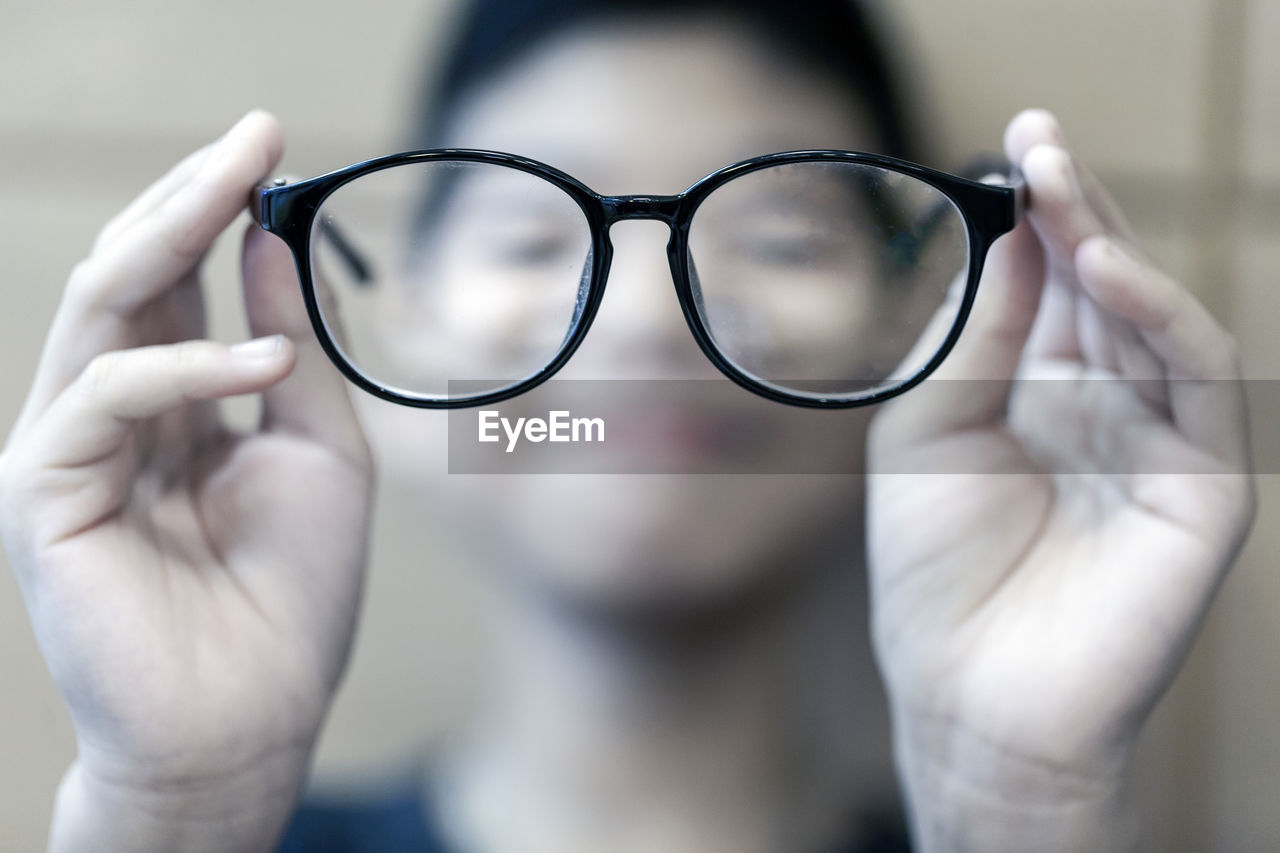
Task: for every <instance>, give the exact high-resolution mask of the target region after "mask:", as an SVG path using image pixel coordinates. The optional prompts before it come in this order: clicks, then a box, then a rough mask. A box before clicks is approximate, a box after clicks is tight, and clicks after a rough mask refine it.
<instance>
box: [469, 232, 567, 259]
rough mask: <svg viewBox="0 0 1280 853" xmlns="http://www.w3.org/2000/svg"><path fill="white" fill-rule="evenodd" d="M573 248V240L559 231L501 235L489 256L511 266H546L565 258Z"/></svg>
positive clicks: (496, 239) (495, 241)
mask: <svg viewBox="0 0 1280 853" xmlns="http://www.w3.org/2000/svg"><path fill="white" fill-rule="evenodd" d="M572 248H573V246H572V241H571V240H569V239H568V238H567V237H566V236H565V235H563V234H558V233H542V234H518V235H500V236H498V237H496V238H495V240H494V243H493V248H492V250H491V251H490V253H489V257H490V258H491V259H492V260H494V261H496V262H497V263H501V264H506V265H509V266H520V267H531V266H546V265H550V264H555V263H557V262H559V261H561V260H563V259H564V258H565V257H566V256H567V255H568V254H569V252H570V251H571V250H572Z"/></svg>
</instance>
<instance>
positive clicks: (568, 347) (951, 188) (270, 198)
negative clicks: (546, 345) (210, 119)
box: [250, 148, 1026, 409]
mask: <svg viewBox="0 0 1280 853" xmlns="http://www.w3.org/2000/svg"><path fill="white" fill-rule="evenodd" d="M437 161H456V162H465V163H487V164H493V165H498V166H506V167H508V168H512V169H517V170H520V171H522V172H527V173H529V174H531V175H536V176H538V177H540V178H542V179H544V180H546V181H549V182H550V183H552V184H554V185H556V186H557V187H559V188H560V189H561V190H562V191H564V192H565V193H566V194H567V195H568V196H569V197H570V198H572V199H573V200H574V201H575V202H576V203H577V205H578V207H579V208H581V210H582V212H583V214H584V215H585V216H586V218H587V222H588V225H589V227H590V230H591V248H592V255H591V257H592V269H591V280H590V282H589V285H588V292H587V300H586V305H585V307H584V308H583V310H582V311H581V313H580V316H579V317H578V319H577V321H576V324H575V325H574V327H573V328H572V329H571V330H570V332H569V334H568V335H567V336H566V338H565V340H564V342H563V343H562V344H561V346H560V350H559V351H558V352H557V353H556V355H555V357H554V358H553V359H552V360H551V362H550V363H549V364H547V365H545V366H544V367H543V368H542V369H541V370H539V371H538V372H536V373H534V374H533V375H531V376H529V377H528V378H526V379H523V380H521V381H519V382H517V383H516V384H514V385H511V386H509V387H506V388H502V389H500V390H497V391H491V392H487V393H485V394H479V395H475V396H472V397H461V398H454V399H439V398H432V397H426V396H415V395H412V394H405V393H402V392H401V391H399V390H397V389H394V388H391V387H388V386H386V385H382V384H380V383H378V382H376V381H374V380H373V379H372V378H371V377H369V376H367V375H366V374H364V373H363V372H362V371H361V370H360V369H359V368H357V367H356V366H355V365H353V364H352V363H351V362H350V361H349V360H348V359H347V357H346V356H344V355H343V353H342V351H341V349H340V348H339V347H338V345H337V343H336V342H335V341H334V340H333V338H332V336H331V334H330V332H329V329H328V326H327V325H326V324H325V321H324V317H323V314H322V313H321V311H320V305H319V301H318V299H317V297H316V288H315V285H314V282H313V279H312V272H311V247H310V241H311V233H312V229H313V226H314V223H315V216H316V212H317V211H318V210H319V209H320V206H321V204H323V202H324V200H325V199H326V198H328V197H329V195H331V194H332V193H333V192H334V191H335V190H337V189H338V188H339V187H341V186H343V185H344V184H347V183H349V182H351V181H353V180H356V179H357V178H360V177H363V176H364V175H368V174H370V173H373V172H378V171H382V170H383V169H390V168H395V167H397V166H404V165H408V164H414V163H429V162H437ZM794 163H849V164H856V165H863V166H874V167H877V168H880V169H885V170H888V171H892V172H899V173H901V174H904V175H908V176H910V177H913V178H916V179H917V180H920V181H922V182H924V183H926V184H928V185H930V186H932V187H933V188H934V189H936V190H938V191H939V192H941V193H942V194H943V195H944V196H946V197H947V198H948V199H950V200H951V202H952V203H953V204H955V206H956V209H957V210H959V211H960V213H961V216H962V217H963V218H964V222H965V228H966V231H967V234H968V240H969V271H968V278H967V280H966V282H965V288H964V294H963V297H962V299H961V303H960V306H959V311H958V314H957V316H956V320H955V322H954V323H953V325H952V327H951V329H950V331H949V332H948V333H947V336H946V338H945V340H944V341H943V342H942V344H941V346H940V347H939V349H938V350H937V352H935V353H934V354H933V356H932V357H931V358H930V359H929V361H928V362H926V363H925V364H924V365H923V366H922V367H921V368H920V369H919V370H917V371H916V372H915V373H914V374H912V375H911V376H910V377H908V378H907V379H905V380H903V381H902V382H900V383H897V384H894V385H892V386H889V387H887V388H883V389H879V390H877V391H874V392H872V393H870V394H867V395H866V396H860V397H856V398H851V399H841V398H836V397H820V396H805V395H803V394H792V393H789V392H786V391H783V390H780V389H778V388H775V387H772V386H770V385H767V384H765V383H762V382H760V381H759V380H756V379H754V378H752V377H751V376H749V375H747V374H745V373H744V372H742V371H741V370H739V369H738V368H736V367H734V366H733V364H732V363H730V362H729V360H728V359H726V358H725V357H724V356H723V355H722V354H721V352H720V351H719V349H718V348H717V347H716V345H715V343H714V342H713V339H712V336H711V333H710V332H709V331H708V330H707V328H706V326H705V325H704V323H703V321H702V319H701V317H700V316H699V314H698V311H697V310H696V307H695V304H694V295H693V285H692V279H691V276H690V272H689V228H690V225H691V224H692V222H693V216H694V214H695V213H696V212H697V210H698V207H699V205H701V204H702V202H703V201H704V200H705V199H706V197H707V196H708V195H710V194H711V193H712V192H713V191H714V190H716V189H717V188H718V187H720V186H722V185H724V184H725V183H727V182H729V181H731V180H733V179H734V178H738V177H741V176H742V175H745V174H748V173H750V172H754V171H758V170H760V169H766V168H770V167H773V166H779V165H784V164H794ZM1025 205H1026V182H1025V180H1024V179H1023V177H1022V175H1021V174H1020V173H1019V172H1018V170H1017V169H1012V170H1010V174H1009V175H1008V177H1007V184H1005V185H999V184H985V183H979V182H977V181H972V180H969V179H966V178H961V177H959V176H956V175H952V174H948V173H946V172H941V171H938V170H936V169H932V168H929V167H928V166H921V165H919V164H917V163H912V162H910V161H907V160H902V159H899V158H896V157H889V156H886V155H882V154H869V153H864V152H859V151H838V150H831V149H815V150H804V151H783V152H779V153H776V154H766V155H763V156H760V157H753V158H751V159H749V160H743V161H741V162H738V163H734V164H733V165H730V166H726V167H724V168H722V169H718V170H716V171H715V172H712V173H711V174H709V175H707V176H706V177H704V178H702V179H700V180H698V181H696V182H695V183H694V184H692V185H691V186H690V187H689V188H688V189H686V190H685V191H684V192H681V193H679V194H677V195H615V196H604V195H600V194H599V193H597V192H595V191H593V190H592V189H590V188H589V187H587V186H586V185H584V184H583V183H582V182H581V181H579V180H577V179H576V178H574V177H572V176H570V175H568V174H566V173H564V172H562V171H560V170H559V169H556V168H554V167H552V166H548V165H547V164H545V163H541V162H538V161H537V160H532V159H529V158H527V157H521V156H519V155H515V154H506V153H503V152H499V151H483V150H476V149H466V148H443V149H432V150H424V151H408V152H404V153H401V154H390V155H387V156H385V157H377V158H374V159H372V160H366V161H364V162H361V163H356V164H354V165H351V166H347V167H346V168H343V169H338V170H336V171H333V172H329V173H327V174H324V175H320V176H318V177H315V178H309V179H307V180H304V181H298V182H296V183H288V182H286V181H284V180H282V179H277V180H276V181H275V182H273V183H271V184H262V185H259V186H258V187H256V188H255V189H254V190H253V193H252V197H251V199H250V211H251V212H252V213H253V215H254V217H255V219H256V220H257V221H258V224H259V225H261V226H262V228H264V229H266V230H267V231H270V232H271V233H272V234H275V235H276V236H278V237H280V238H281V239H282V240H284V242H285V243H286V244H287V245H288V246H289V248H290V250H291V251H292V253H293V258H294V263H295V265H296V266H297V271H298V280H299V283H300V284H301V287H302V297H303V301H304V302H305V304H306V307H307V315H308V317H309V318H310V320H311V326H312V328H313V329H314V331H315V334H316V337H317V338H318V340H319V342H320V346H321V348H322V349H323V350H324V352H325V354H326V355H328V357H329V359H330V360H331V361H332V362H333V363H334V365H335V366H336V367H337V368H338V369H339V370H340V371H341V372H342V373H343V375H344V376H346V377H347V379H349V380H350V381H351V382H353V383H355V385H357V386H358V387H360V388H362V389H363V390H365V391H367V392H369V393H371V394H373V395H375V396H377V397H380V398H382V399H384V400H388V401H390V402H393V403H399V404H401V405H407V406H415V407H418V408H431V409H456V408H467V407H474V406H485V405H490V404H493V403H498V402H501V401H503V400H508V399H510V398H512V397H515V396H518V395H520V394H523V393H525V392H527V391H529V390H531V389H533V388H535V387H537V386H538V385H540V384H542V383H543V382H545V381H547V380H548V379H550V378H551V377H552V376H553V375H555V373H556V372H557V371H559V370H560V368H562V367H563V366H564V365H565V363H566V362H568V360H569V358H570V357H571V356H572V355H573V353H574V352H575V351H576V350H577V348H578V346H579V345H580V344H581V343H582V341H583V340H584V339H585V337H586V334H587V331H588V330H589V329H590V328H591V323H592V321H593V320H594V319H595V316H596V312H597V311H598V310H599V308H600V303H601V300H602V299H603V298H604V291H605V284H606V282H607V280H608V275H609V267H610V264H611V262H612V260H613V243H612V241H611V240H610V239H609V228H610V227H611V226H612V225H613V224H614V223H615V222H620V221H623V220H627V219H654V220H659V221H661V222H664V223H666V224H667V226H668V227H669V228H670V230H671V238H670V240H668V242H667V259H668V263H669V265H670V267H671V277H672V281H673V282H674V284H675V289H676V297H677V298H678V299H679V302H680V309H681V311H682V313H683V314H684V318H685V322H686V323H687V324H688V326H689V330H690V331H691V332H692V333H693V337H694V340H696V341H697V343H698V347H699V348H700V349H701V350H702V352H703V353H704V354H705V355H706V356H707V358H709V359H710V360H711V363H712V364H714V365H715V366H716V368H717V369H719V370H720V372H721V373H723V374H724V375H725V376H727V377H728V378H729V379H731V380H733V381H734V382H736V383H737V384H738V385H740V386H742V387H743V388H745V389H747V390H748V391H751V392H753V393H756V394H759V395H761V396H763V397H766V398H768V399H770V400H774V401H776V402H779V403H787V404H790V405H796V406H805V407H810V408H853V407H857V406H867V405H872V404H875V403H879V402H882V401H884V400H887V399H889V398H891V397H895V396H897V395H898V394H901V393H903V392H905V391H907V390H909V389H911V388H913V387H915V386H916V385H918V384H919V383H920V382H922V381H924V379H925V378H926V377H928V376H929V374H931V373H932V372H933V371H934V370H936V369H937V368H938V366H939V365H940V364H941V363H942V361H943V360H944V359H945V358H946V356H947V355H948V354H949V353H950V352H951V349H952V348H953V347H954V346H955V343H956V341H957V340H958V339H959V337H960V332H961V331H962V330H963V328H964V324H965V321H966V320H967V319H968V316H969V311H970V309H971V308H972V306H973V301H974V298H975V297H976V295H977V290H978V282H979V281H980V280H981V278H982V269H983V265H984V263H985V260H986V255H987V251H988V250H989V249H990V248H991V244H992V243H994V242H995V241H996V239H998V238H999V237H1000V236H1001V235H1003V234H1005V233H1007V232H1009V231H1011V230H1012V229H1013V228H1014V226H1015V225H1017V223H1018V222H1019V220H1020V219H1021V218H1022V215H1023V210H1024V208H1025ZM336 242H337V244H338V248H339V250H340V251H343V246H342V242H343V241H342V240H341V238H340V237H339V239H338V240H337V241H336ZM347 251H349V249H348V250H347ZM344 254H345V252H344ZM348 262H349V263H351V264H352V267H353V269H354V270H355V271H356V273H357V275H358V274H359V273H360V266H361V262H360V260H359V258H358V257H355V256H353V257H352V258H350V259H349V261H348Z"/></svg>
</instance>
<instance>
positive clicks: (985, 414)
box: [868, 111, 1255, 850]
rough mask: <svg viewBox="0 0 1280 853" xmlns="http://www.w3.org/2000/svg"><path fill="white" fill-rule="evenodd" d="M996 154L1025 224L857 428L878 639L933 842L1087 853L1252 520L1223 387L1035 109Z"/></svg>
mask: <svg viewBox="0 0 1280 853" xmlns="http://www.w3.org/2000/svg"><path fill="white" fill-rule="evenodd" d="M1005 147H1006V150H1007V154H1008V156H1009V158H1010V159H1011V160H1012V161H1013V162H1015V163H1018V164H1020V165H1021V167H1022V169H1023V171H1024V173H1025V175H1026V177H1027V181H1028V189H1029V199H1030V202H1029V206H1028V216H1027V219H1026V221H1024V222H1023V223H1022V224H1020V225H1019V226H1018V227H1017V229H1015V231H1014V232H1012V233H1011V234H1009V235H1006V236H1005V237H1004V238H1002V239H1001V240H1000V241H999V242H998V243H997V244H996V245H995V246H994V247H993V248H992V251H991V254H990V257H989V258H988V263H987V269H986V271H985V273H984V275H983V280H982V284H981V285H980V287H979V293H978V297H977V302H976V305H975V310H974V314H973V315H972V316H971V318H970V320H969V323H968V325H967V326H966V328H965V330H964V332H963V334H962V335H961V338H960V341H959V342H958V345H957V347H956V349H955V350H954V351H953V353H952V354H951V355H950V356H949V358H948V360H947V361H946V362H945V363H944V364H943V366H942V367H941V368H940V370H939V371H938V373H937V374H936V375H935V376H936V379H934V380H930V381H929V382H926V383H925V384H924V385H923V386H921V387H920V388H918V389H916V390H913V391H911V392H909V393H907V394H905V395H903V396H902V397H900V398H897V399H895V400H893V401H892V402H891V403H890V404H888V405H887V406H885V407H884V409H883V410H882V411H881V412H879V413H878V414H877V416H876V417H875V419H874V420H873V422H872V426H871V434H870V437H869V444H868V448H869V463H868V464H869V467H870V470H871V472H872V476H871V478H870V480H869V485H868V549H869V561H870V572H871V583H872V593H873V599H872V602H873V603H872V619H873V636H874V640H875V644H876V650H877V655H878V658H879V661H880V665H881V668H882V671H883V674H884V676H885V679H886V683H887V686H888V689H889V692H890V696H891V703H892V706H893V714H894V719H895V740H896V749H897V757H898V762H899V768H900V771H901V774H902V777H903V783H904V785H905V787H906V790H907V794H908V798H909V800H910V802H911V811H912V822H913V825H914V829H915V832H916V835H917V840H918V842H919V843H921V845H922V847H923V848H924V849H970V848H971V849H981V850H997V849H1019V850H1029V849H1036V850H1048V849H1090V850H1100V849H1106V847H1108V846H1111V845H1115V846H1124V845H1125V844H1127V843H1129V841H1130V840H1131V838H1132V835H1131V832H1132V827H1131V826H1129V825H1128V824H1129V816H1128V815H1127V814H1126V806H1125V803H1124V788H1125V785H1124V782H1125V768H1126V766H1127V761H1128V757H1129V753H1130V750H1131V747H1132V745H1133V743H1134V740H1135V738H1136V736H1137V734H1138V731H1139V728H1140V726H1141V725H1142V723H1143V721H1144V719H1145V718H1146V716H1147V714H1148V712H1149V711H1150V710H1151V708H1152V706H1153V705H1154V703H1155V702H1156V700H1157V699H1158V698H1159V696H1160V695H1161V693H1162V692H1163V691H1164V690H1165V688H1166V687H1167V686H1168V685H1169V683H1170V681H1171V680H1172V679H1173V676H1174V674H1175V672H1176V670H1177V669H1178V667H1179V666H1180V664H1181V662H1182V660H1183V658H1184V657H1185V655H1186V653H1187V649H1188V647H1189V645H1190V643H1191V641H1192V638H1193V636H1194V633H1195V631H1196V629H1197V627H1198V625H1199V623H1200V621H1201V619H1202V617H1203V615H1204V612H1205V610H1206V608H1207V606H1208V604H1209V602H1210V599H1211V598H1212V596H1213V593H1214V591H1215V589H1216V588H1217V586H1218V584H1219V583H1220V582H1221V581H1222V579H1223V576H1224V574H1225V573H1226V571H1227V570H1228V568H1229V567H1230V565H1231V563H1232V562H1233V560H1234V558H1235V556H1236V554H1237V552H1238V550H1239V548H1240V546H1241V543H1242V541H1243V539H1244V536H1245V533H1246V532H1247V530H1248V527H1249V525H1250V523H1251V521H1252V518H1253V514H1254V505H1255V498H1254V491H1253V482H1252V478H1251V476H1250V475H1249V474H1248V471H1249V462H1248V450H1247V445H1248V443H1247V435H1246V425H1245V409H1244V401H1243V397H1242V389H1241V386H1240V383H1239V381H1238V380H1239V379H1240V369H1239V366H1238V361H1237V356H1236V350H1235V347H1234V344H1233V341H1232V339H1231V337H1230V336H1229V335H1228V334H1227V333H1226V332H1225V331H1224V330H1223V329H1222V328H1221V327H1220V326H1219V325H1218V323H1217V322H1215V321H1214V319H1213V318H1212V317H1211V316H1210V315H1209V313H1208V312H1207V311H1206V310H1205V308H1204V307H1203V306H1201V305H1200V304H1199V303H1198V302H1197V301H1196V300H1195V299H1194V298H1193V297H1192V296H1191V294H1190V293H1189V292H1188V291H1187V290H1186V289H1185V288H1183V287H1182V286H1181V285H1180V284H1178V283H1177V282H1175V281H1173V280H1172V279H1171V278H1169V277H1168V276H1167V275H1166V274H1164V273H1162V272H1161V271H1159V270H1158V269H1156V268H1155V267H1154V266H1153V265H1152V264H1151V263H1150V262H1149V261H1148V260H1147V259H1146V258H1145V256H1144V255H1143V254H1142V253H1141V251H1140V250H1139V249H1138V248H1137V247H1136V246H1135V245H1134V239H1133V234H1132V232H1131V230H1130V228H1129V227H1128V225H1127V224H1126V223H1125V221H1124V218H1123V217H1122V215H1121V214H1120V212H1119V210H1118V209H1117V207H1116V205H1115V203H1114V202H1113V201H1112V200H1111V198H1110V197H1109V196H1108V195H1107V194H1106V192H1105V191H1104V190H1103V188H1102V187H1101V186H1100V184H1099V183H1098V182H1097V180H1096V179H1095V178H1094V177H1093V176H1092V175H1091V174H1090V173H1089V172H1088V171H1087V170H1086V169H1084V168H1083V167H1082V166H1081V165H1080V164H1079V163H1078V162H1076V160H1075V159H1074V158H1073V157H1072V156H1071V155H1070V154H1069V153H1068V152H1067V150H1066V148H1065V144H1064V142H1063V138H1062V134H1061V131H1060V130H1059V128H1058V125H1057V122H1056V120H1054V119H1053V117H1052V116H1050V115H1049V114H1047V113H1045V112H1042V111H1027V112H1024V113H1022V114H1020V115H1019V116H1017V117H1016V118H1015V119H1014V120H1013V122H1012V123H1011V124H1010V125H1009V128H1008V130H1007V132H1006V136H1005ZM1015 375H1016V376H1017V377H1018V382H1016V383H1015V382H1013V380H1014V377H1015ZM1047 377H1053V381H1034V380H1036V379H1037V378H1041V379H1043V378H1047ZM1106 378H1112V379H1118V378H1124V379H1127V380H1137V381H1134V382H1122V381H1103V380H1105V379H1106ZM948 380H953V381H948ZM954 380H966V381H954ZM970 380H971V381H970ZM1200 380H1214V381H1209V382H1204V381H1200ZM1224 380H1225V381H1224ZM902 472H908V473H902Z"/></svg>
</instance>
